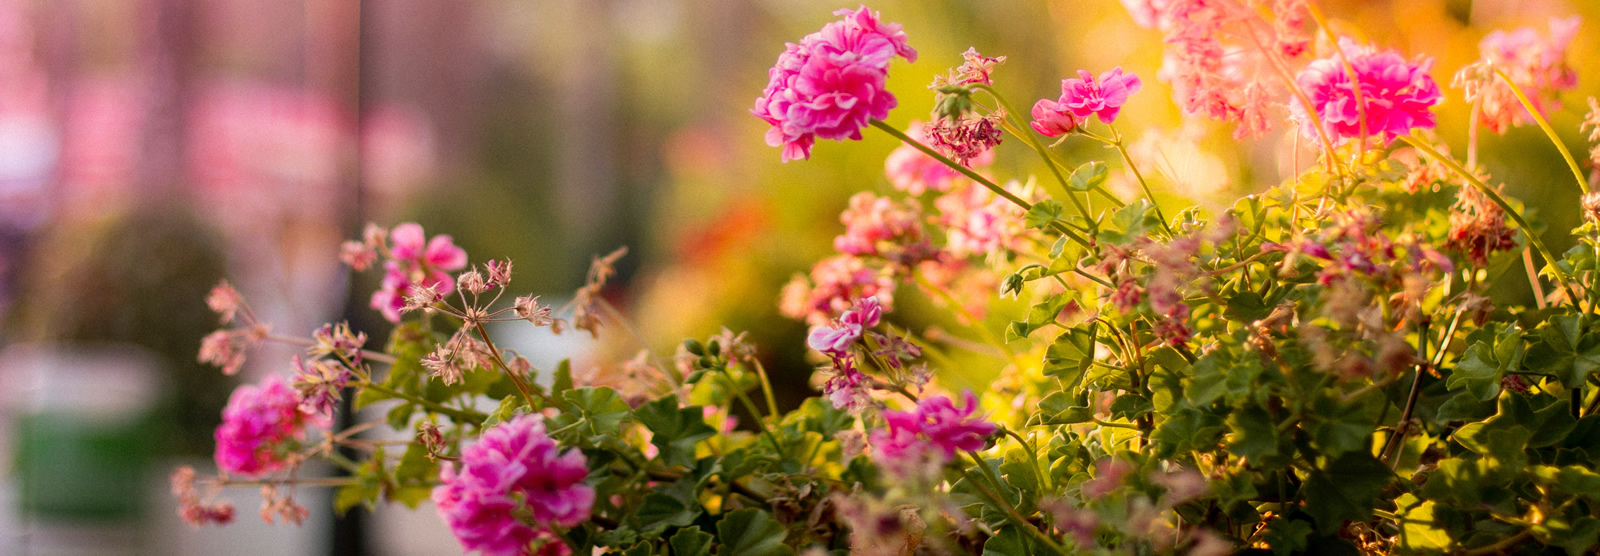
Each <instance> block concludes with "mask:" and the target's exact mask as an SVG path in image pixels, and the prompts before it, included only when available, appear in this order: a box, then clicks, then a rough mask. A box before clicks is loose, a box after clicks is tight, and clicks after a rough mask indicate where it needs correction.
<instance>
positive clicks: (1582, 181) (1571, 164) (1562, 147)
mask: <svg viewBox="0 0 1600 556" xmlns="http://www.w3.org/2000/svg"><path fill="white" fill-rule="evenodd" d="M1494 74H1495V75H1498V76H1500V79H1501V80H1503V81H1505V82H1506V86H1507V87H1510V88H1511V93H1512V94H1515V95H1517V102H1520V103H1522V107H1523V108H1524V109H1526V110H1527V111H1528V115H1530V116H1533V121H1534V122H1535V123H1537V124H1539V129H1542V130H1544V134H1545V135H1546V136H1548V137H1550V142H1551V143H1555V145H1556V150H1559V151H1561V157H1562V158H1565V159H1566V160H1567V168H1570V169H1571V170H1572V177H1573V178H1574V179H1576V180H1577V181H1578V189H1582V190H1583V192H1584V194H1586V195H1587V194H1588V193H1589V180H1588V179H1586V178H1584V177H1583V170H1582V169H1581V168H1578V161H1577V160H1575V159H1573V158H1572V151H1569V150H1567V145H1566V144H1565V143H1562V142H1561V138H1560V137H1558V136H1556V130H1554V129H1551V128H1550V122H1548V121H1545V119H1544V116H1543V115H1541V114H1539V109H1538V108H1535V107H1534V106H1533V102H1532V101H1529V100H1528V95H1525V94H1523V93H1522V88H1521V87H1518V86H1517V84H1516V83H1513V82H1512V81H1511V77H1510V76H1508V75H1506V72H1505V70H1502V69H1499V68H1495V70H1494Z"/></svg>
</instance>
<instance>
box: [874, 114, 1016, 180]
mask: <svg viewBox="0 0 1600 556" xmlns="http://www.w3.org/2000/svg"><path fill="white" fill-rule="evenodd" d="M926 128H927V126H925V125H923V123H922V122H920V121H912V122H911V125H909V126H907V127H906V136H908V137H910V138H912V139H913V140H915V141H917V142H919V143H923V144H928V143H929V139H928V136H927V134H926V131H925V130H926ZM992 163H994V151H993V150H986V151H984V152H983V153H982V154H979V155H978V156H975V157H971V158H968V159H967V160H966V162H965V164H966V165H967V166H968V167H969V168H978V167H983V166H988V165H989V164H992ZM883 165H884V174H886V175H888V177H889V183H890V184H892V185H894V188H895V189H898V190H901V191H904V192H906V193H907V194H910V195H921V194H922V193H923V192H924V191H929V190H932V191H949V190H950V188H951V187H954V186H955V185H956V184H957V183H960V182H961V180H963V179H965V176H962V175H961V173H960V172H957V171H955V170H954V169H951V168H950V167H949V166H945V165H944V163H943V162H939V160H938V159H936V158H934V157H931V156H928V154H927V153H924V152H922V151H921V150H918V149H917V148H916V147H913V146H911V145H909V144H901V145H900V146H899V147H896V148H895V149H894V152H891V153H889V158H888V159H886V160H885V161H884V163H883Z"/></svg>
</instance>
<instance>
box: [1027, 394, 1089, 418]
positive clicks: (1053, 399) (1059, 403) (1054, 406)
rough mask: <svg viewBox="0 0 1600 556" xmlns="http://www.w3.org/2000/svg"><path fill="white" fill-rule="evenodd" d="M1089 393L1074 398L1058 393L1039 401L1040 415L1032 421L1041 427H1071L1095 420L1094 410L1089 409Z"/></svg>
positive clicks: (1035, 416)
mask: <svg viewBox="0 0 1600 556" xmlns="http://www.w3.org/2000/svg"><path fill="white" fill-rule="evenodd" d="M1086 394H1087V391H1084V392H1083V395H1080V396H1078V397H1077V398H1074V397H1073V396H1072V395H1071V394H1068V393H1066V392H1056V393H1053V394H1050V395H1048V396H1045V397H1044V399H1042V400H1039V410H1040V411H1039V413H1036V414H1034V415H1033V417H1032V419H1031V420H1037V421H1039V422H1038V423H1036V424H1041V425H1071V424H1076V423H1087V422H1089V421H1091V420H1093V419H1094V408H1092V407H1089V399H1088V397H1087V395H1086Z"/></svg>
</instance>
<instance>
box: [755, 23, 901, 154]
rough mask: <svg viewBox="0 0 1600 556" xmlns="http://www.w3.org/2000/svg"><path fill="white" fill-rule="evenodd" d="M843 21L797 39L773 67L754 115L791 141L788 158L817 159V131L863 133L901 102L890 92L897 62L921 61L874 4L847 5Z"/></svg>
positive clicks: (835, 135)
mask: <svg viewBox="0 0 1600 556" xmlns="http://www.w3.org/2000/svg"><path fill="white" fill-rule="evenodd" d="M835 13H836V14H837V15H842V16H844V18H843V19H841V20H839V21H835V22H832V23H829V24H827V25H825V26H823V28H822V30H821V31H818V32H816V33H812V34H810V35H806V36H805V37H804V38H802V39H800V43H799V44H794V43H790V44H788V45H787V46H786V48H785V50H784V52H783V53H782V54H780V55H778V61H777V64H776V65H774V66H773V67H772V69H771V70H770V71H769V72H768V78H769V80H768V82H767V87H766V89H765V90H764V91H762V94H761V98H758V99H756V104H755V107H754V108H753V109H751V113H752V114H754V115H756V117H759V118H761V119H762V120H765V121H766V122H767V123H769V124H772V129H771V130H769V131H768V132H767V144H768V145H771V146H774V147H777V146H782V147H783V160H784V161H789V160H794V159H798V158H810V157H811V145H812V144H813V143H815V142H816V138H817V137H821V138H823V139H833V140H837V141H842V140H845V139H860V138H861V128H862V127H864V126H866V125H867V123H868V122H869V121H870V120H873V119H883V118H885V117H887V116H888V115H889V110H890V109H892V108H894V107H895V105H896V101H895V98H894V95H892V94H890V93H889V92H888V91H887V90H885V88H884V87H885V82H886V81H887V80H888V77H889V73H888V68H889V61H890V60H892V59H893V58H894V57H895V56H897V55H898V56H901V57H903V58H905V59H906V60H909V61H915V60H916V58H917V51H916V50H913V49H912V48H911V47H910V46H909V45H907V44H906V35H905V32H903V31H901V30H900V25H899V24H896V23H882V22H879V21H878V16H877V14H876V13H873V12H871V11H869V10H867V8H866V6H862V7H861V8H860V9H857V10H854V11H851V10H840V11H838V12H835Z"/></svg>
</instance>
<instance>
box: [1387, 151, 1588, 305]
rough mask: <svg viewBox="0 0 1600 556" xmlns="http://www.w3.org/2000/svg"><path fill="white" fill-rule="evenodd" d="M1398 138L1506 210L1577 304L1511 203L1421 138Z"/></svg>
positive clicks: (1552, 256) (1547, 252)
mask: <svg viewBox="0 0 1600 556" xmlns="http://www.w3.org/2000/svg"><path fill="white" fill-rule="evenodd" d="M1399 139H1400V140H1401V141H1405V142H1406V143H1407V144H1409V145H1411V146H1412V147H1416V149H1417V150H1420V151H1422V152H1424V153H1427V154H1428V156H1431V157H1433V159H1434V160H1437V161H1439V162H1440V163H1441V164H1444V165H1445V167H1446V168H1449V169H1450V171H1452V172H1455V173H1456V175H1458V176H1461V178H1462V179H1465V180H1467V183H1470V184H1472V186H1473V187H1476V188H1478V191H1480V192H1482V193H1483V194H1484V196H1485V197H1488V198H1489V199H1490V200H1493V201H1494V202H1495V204H1497V205H1500V208H1501V209H1503V210H1505V211H1506V215H1507V216H1510V217H1511V219H1512V220H1514V221H1516V223H1517V226H1518V227H1520V228H1522V233H1524V234H1526V235H1527V236H1528V242H1529V243H1532V244H1533V247H1534V248H1535V249H1538V250H1539V255H1541V256H1543V257H1544V260H1545V263H1546V264H1548V265H1549V266H1550V271H1551V274H1553V275H1555V277H1556V281H1557V282H1560V283H1561V288H1562V289H1564V290H1566V291H1567V299H1569V300H1571V301H1572V304H1573V306H1574V307H1576V306H1577V305H1578V303H1579V299H1580V298H1579V297H1578V296H1577V294H1575V293H1573V290H1572V284H1571V283H1569V282H1568V278H1567V274H1566V273H1565V272H1562V271H1561V267H1559V266H1556V261H1557V260H1559V259H1557V258H1556V256H1555V254H1553V253H1551V252H1550V248H1549V247H1545V245H1544V240H1541V239H1539V236H1538V235H1536V234H1534V232H1533V227H1532V226H1529V225H1528V221H1526V220H1523V219H1522V215H1521V214H1519V213H1518V212H1517V210H1516V209H1514V208H1512V207H1511V204H1510V203H1507V202H1506V200H1505V198H1504V197H1501V196H1500V192H1498V191H1495V190H1494V188H1492V187H1489V186H1488V185H1487V184H1484V183H1483V180H1480V179H1478V177H1477V176H1474V175H1472V173H1471V172H1468V171H1467V170H1466V169H1465V168H1462V167H1461V164H1459V163H1457V162H1456V161H1455V160H1452V159H1451V158H1449V157H1447V156H1445V155H1443V154H1440V153H1439V151H1437V150H1434V148H1433V147H1430V146H1428V145H1427V143H1425V142H1423V141H1422V140H1421V139H1418V138H1416V137H1413V136H1409V135H1402V136H1400V138H1399Z"/></svg>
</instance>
